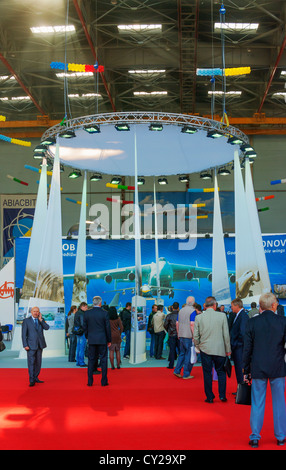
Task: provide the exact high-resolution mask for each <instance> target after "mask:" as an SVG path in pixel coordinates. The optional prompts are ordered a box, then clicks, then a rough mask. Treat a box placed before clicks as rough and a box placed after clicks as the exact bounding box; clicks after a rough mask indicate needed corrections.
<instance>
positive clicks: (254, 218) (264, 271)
mask: <svg viewBox="0 0 286 470" xmlns="http://www.w3.org/2000/svg"><path fill="white" fill-rule="evenodd" d="M245 193H246V199H247V207H248V212H249V219H250V223H251V230H252V235H253V240H254V246H255V251H256V258H257V263H258V269H259V274H260V280H261V283H262V293H267V292H271V283H270V278H269V272H268V266H267V262H266V256H265V251H264V247H263V240H262V233H261V226H260V220H259V215H258V210H257V203H256V199H255V192H254V187H253V180H252V175H251V167H250V162H249V158H247V159H246V160H245Z"/></svg>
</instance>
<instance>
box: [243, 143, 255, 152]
mask: <svg viewBox="0 0 286 470" xmlns="http://www.w3.org/2000/svg"><path fill="white" fill-rule="evenodd" d="M240 150H241V151H242V152H250V151H252V150H253V151H254V149H253V147H251V145H249V144H244V145H241V146H240Z"/></svg>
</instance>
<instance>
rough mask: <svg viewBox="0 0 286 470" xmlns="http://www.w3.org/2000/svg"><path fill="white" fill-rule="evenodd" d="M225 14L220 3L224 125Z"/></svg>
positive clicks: (224, 111) (223, 115)
mask: <svg viewBox="0 0 286 470" xmlns="http://www.w3.org/2000/svg"><path fill="white" fill-rule="evenodd" d="M225 12H226V9H225V7H224V4H223V3H222V5H221V7H220V10H219V13H220V30H221V49H222V92H223V95H222V96H223V98H222V122H223V123H224V118H225V115H226V109H225V97H226V76H225V38H224V28H223V23H225V21H224V19H225Z"/></svg>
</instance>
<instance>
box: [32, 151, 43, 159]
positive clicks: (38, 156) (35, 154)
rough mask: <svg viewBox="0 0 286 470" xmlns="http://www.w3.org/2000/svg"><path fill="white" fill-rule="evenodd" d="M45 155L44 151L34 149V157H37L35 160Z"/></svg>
mask: <svg viewBox="0 0 286 470" xmlns="http://www.w3.org/2000/svg"><path fill="white" fill-rule="evenodd" d="M44 156H45V153H43V152H40V151H38V150H36V149H35V150H34V155H33V157H34V158H35V160H42V158H43V157H44Z"/></svg>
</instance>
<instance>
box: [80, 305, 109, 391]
mask: <svg viewBox="0 0 286 470" xmlns="http://www.w3.org/2000/svg"><path fill="white" fill-rule="evenodd" d="M101 304H102V299H101V297H99V296H95V297H93V308H92V309H90V310H87V311H86V312H85V314H84V318H83V328H84V333H85V337H86V339H87V341H88V368H87V375H88V383H87V385H88V386H89V387H91V386H92V385H93V372H94V368H95V363H96V359H97V358H98V357H99V358H100V365H101V385H102V386H103V387H104V386H106V385H108V381H107V357H108V347H109V346H110V345H111V328H110V321H109V315H108V312H107V311H106V310H104V309H103V308H101Z"/></svg>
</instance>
